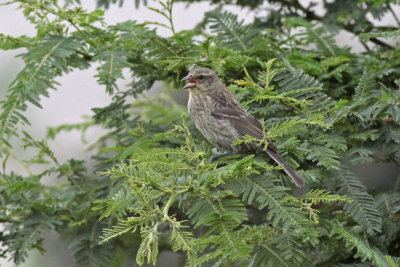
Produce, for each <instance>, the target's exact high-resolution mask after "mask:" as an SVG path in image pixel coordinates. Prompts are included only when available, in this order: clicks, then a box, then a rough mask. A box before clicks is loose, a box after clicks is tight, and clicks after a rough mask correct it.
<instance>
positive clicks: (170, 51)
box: [0, 0, 400, 266]
mask: <svg viewBox="0 0 400 267" xmlns="http://www.w3.org/2000/svg"><path fill="white" fill-rule="evenodd" d="M97 2H98V5H99V6H100V7H105V8H108V7H109V6H110V5H111V4H113V3H120V4H122V3H123V1H116V0H99V1H97ZM174 2H176V1H164V2H161V5H162V9H156V8H154V7H150V9H151V10H153V11H154V12H155V15H159V16H162V17H163V19H166V20H167V21H168V22H167V23H166V24H164V23H159V22H152V21H147V22H145V23H137V22H135V21H125V22H121V23H118V24H115V25H108V24H107V23H106V22H105V20H104V11H101V10H96V11H93V12H88V11H86V10H84V9H82V8H80V7H79V4H80V1H73V0H70V1H65V2H63V4H62V5H61V6H60V4H59V3H58V1H42V0H40V1H39V0H37V1H36V0H34V1H32V0H30V1H26V0H16V1H12V3H17V4H19V7H20V9H21V11H22V12H23V14H24V15H25V17H26V19H27V20H28V21H29V22H31V23H32V24H33V25H34V26H35V29H36V34H35V35H34V36H31V37H27V36H8V35H4V34H1V33H0V48H1V49H3V50H10V49H18V48H22V49H21V50H20V51H22V52H21V53H22V54H21V55H20V57H21V58H22V59H23V60H24V62H25V67H24V68H23V69H22V71H21V72H20V73H19V74H18V75H17V77H16V78H15V80H14V81H13V82H12V83H11V84H10V85H9V87H8V91H7V92H6V93H5V97H4V99H3V100H1V103H0V104H1V109H0V140H1V141H0V158H1V160H2V170H1V172H0V224H1V225H0V226H1V227H2V230H3V229H4V230H3V232H2V233H1V234H0V256H2V257H7V258H8V259H10V260H12V261H14V262H15V263H16V264H21V263H22V262H24V261H25V260H26V257H27V255H28V252H29V251H30V250H33V249H37V250H39V251H41V252H44V248H43V238H44V234H45V233H46V232H48V231H50V230H52V231H57V232H58V233H59V234H60V236H61V238H62V239H63V240H65V242H67V243H68V246H69V249H70V253H71V257H72V258H73V260H74V264H75V265H77V266H83V265H88V266H123V265H126V264H127V263H128V262H134V261H136V263H137V264H139V265H143V264H155V263H158V258H159V254H160V253H161V252H163V251H169V252H171V253H175V254H174V255H177V256H178V257H182V259H183V261H184V262H185V263H182V264H185V265H187V266H211V265H213V266H333V265H335V266H336V265H337V266H398V265H399V259H400V254H399V242H400V225H399V223H398V222H399V220H400V193H399V192H398V190H399V187H398V185H399V182H398V181H397V182H396V184H394V186H393V189H391V190H387V191H385V192H376V190H374V189H373V188H367V187H366V186H364V185H363V183H362V181H363V179H360V178H363V177H357V176H356V175H355V174H354V173H353V171H352V168H353V167H354V168H356V167H357V166H359V165H360V164H365V163H368V164H375V163H386V164H392V165H396V166H400V149H399V146H400V141H399V140H400V131H399V129H400V104H399V103H400V67H399V66H400V50H399V49H398V47H396V46H398V44H392V43H389V41H390V38H392V37H398V35H399V29H398V25H397V26H390V25H389V26H377V25H375V24H374V23H373V21H371V20H370V18H371V17H373V18H375V19H379V18H381V17H382V16H383V15H386V14H387V15H389V16H390V15H391V16H394V19H395V20H397V23H398V18H397V16H396V14H395V12H394V11H393V8H394V6H396V7H397V8H398V7H399V6H398V5H399V4H400V3H399V1H380V0H368V1H367V0H363V1H354V0H340V1H339V0H338V1H324V2H323V4H322V7H323V8H324V9H325V11H326V12H324V15H323V16H320V15H318V14H316V13H314V11H313V6H314V4H315V3H316V1H311V2H310V4H309V6H307V7H306V6H302V5H301V3H300V1H297V0H288V1H278V0H276V1H275V0H270V1H268V2H269V3H272V4H274V5H273V6H274V7H276V9H275V8H271V10H269V13H268V15H267V16H263V15H261V13H258V12H257V10H258V9H260V7H261V4H262V3H263V1H259V0H254V1H243V0H237V1H234V2H235V3H236V4H237V5H240V6H245V7H249V8H250V9H249V11H248V12H250V13H251V14H252V15H254V18H255V19H254V23H251V24H245V23H244V21H240V20H239V19H238V16H237V15H235V14H233V13H231V12H228V11H226V10H224V9H223V8H221V7H223V4H225V3H232V1H224V0H213V1H211V2H212V3H214V4H220V6H219V8H218V9H215V10H213V11H211V12H207V13H205V17H204V20H203V22H201V23H200V24H199V25H198V27H196V28H195V29H193V30H186V31H182V32H177V31H176V30H175V27H174V18H173V16H172V15H173V10H174V9H173V5H174ZM187 2H189V3H191V2H195V0H193V1H187ZM135 3H136V5H139V4H143V5H146V4H147V1H135ZM189 8H190V4H189ZM398 24H399V23H398ZM152 27H166V28H168V29H170V30H171V36H169V37H161V36H159V35H158V34H157V33H156V31H155V30H153V28H152ZM339 30H344V31H347V32H349V33H350V34H352V35H353V36H354V37H356V38H359V39H358V40H359V41H360V42H361V44H362V45H363V46H364V47H365V51H364V52H359V53H355V52H352V51H351V50H350V49H349V48H346V47H344V46H343V45H342V44H340V43H338V42H335V41H334V40H335V39H336V37H337V33H338V32H339ZM92 64H96V66H97V69H96V71H97V73H96V75H95V77H94V79H96V80H97V82H98V84H99V87H101V88H104V90H105V91H106V92H107V93H108V94H109V95H111V96H112V101H111V103H110V104H109V105H108V106H105V107H98V108H95V109H93V113H94V114H93V116H92V117H91V118H88V119H87V120H86V121H85V122H82V123H72V124H66V125H59V126H55V127H50V128H49V129H48V133H47V135H46V137H44V139H42V140H40V141H39V140H36V139H34V138H33V137H32V136H31V135H30V134H29V128H28V126H29V121H28V119H27V118H26V115H25V114H24V113H25V111H26V109H27V106H28V105H30V104H33V105H34V106H36V107H39V108H41V104H40V100H41V98H42V97H43V96H46V97H47V96H48V95H49V89H57V86H58V83H57V78H58V77H61V76H63V75H64V74H65V73H67V72H69V71H72V70H74V71H77V70H82V69H85V68H88V67H89V66H91V65H92ZM193 65H197V66H204V67H209V68H212V69H214V70H215V71H216V72H217V73H218V75H219V76H220V77H221V79H222V80H223V81H224V82H225V83H226V84H227V85H228V86H229V90H231V91H232V92H233V93H234V94H235V95H236V96H237V98H238V99H239V101H240V102H241V103H242V104H243V105H244V106H245V107H246V109H247V110H248V111H249V112H250V113H251V114H252V115H254V117H256V118H258V119H260V120H261V121H262V122H263V126H264V139H263V140H255V139H254V138H252V137H250V136H246V137H244V138H243V140H237V141H236V143H241V142H254V141H256V142H259V143H260V144H264V145H265V144H266V143H267V142H266V141H267V140H270V139H272V140H273V141H274V143H275V144H276V146H277V148H278V150H279V153H280V154H281V155H282V156H283V157H284V158H285V160H286V161H287V162H288V163H289V164H290V165H291V166H292V167H293V168H295V169H296V170H297V172H298V173H299V174H300V175H301V176H302V177H303V178H304V179H305V181H306V185H307V187H306V188H305V189H301V190H297V189H294V186H293V185H292V183H291V181H290V179H288V177H286V175H285V174H284V173H283V172H282V169H281V167H280V166H275V165H273V164H270V162H269V161H268V159H266V158H265V157H264V156H262V155H236V156H231V157H227V158H223V159H220V160H219V161H217V162H214V163H211V164H207V163H206V161H207V159H208V158H209V157H210V156H211V155H212V154H214V153H215V151H214V150H213V149H212V148H211V146H210V144H209V143H207V142H206V141H205V140H204V138H203V137H202V136H201V135H200V134H199V132H198V131H197V130H196V128H195V126H194V124H193V121H192V120H191V119H190V118H187V114H186V107H185V106H180V105H178V104H177V103H176V101H175V100H174V97H173V96H174V95H175V94H176V92H177V91H179V90H177V89H179V88H181V87H182V84H181V83H180V82H179V81H180V78H182V77H183V76H184V75H186V74H187V72H188V70H189V68H190V67H191V66H193ZM127 71H128V72H129V73H130V77H124V75H123V74H125V73H127ZM120 79H125V80H127V81H128V82H129V87H128V88H127V89H124V90H122V89H121V88H118V86H117V81H118V80H120ZM155 81H162V82H163V84H164V87H165V90H164V91H163V92H162V93H159V94H156V95H151V96H149V95H140V94H141V93H143V92H145V91H146V90H148V89H150V88H151V87H152V86H153V84H154V82H155ZM139 95H140V97H137V96H139ZM132 97H135V98H134V100H133V103H132V100H131V99H132ZM92 126H101V127H103V128H104V129H105V132H104V134H103V135H102V136H101V137H100V138H99V139H98V140H94V141H91V142H90V149H91V152H92V154H93V159H94V160H95V161H96V165H95V166H93V167H92V166H91V167H89V163H88V162H86V161H83V160H77V159H69V160H67V161H65V162H61V161H60V160H59V159H58V158H57V157H56V156H55V153H53V151H52V148H51V145H50V144H49V143H48V140H51V139H54V138H56V137H57V136H58V135H59V134H60V133H62V132H65V131H72V130H78V131H81V133H82V140H83V141H86V138H85V133H86V132H87V130H88V129H90V128H91V127H92ZM17 140H18V141H19V142H21V143H22V146H23V148H24V149H25V150H26V151H27V152H28V153H27V155H26V156H23V157H21V158H19V157H17V156H16V153H15V149H16V148H14V147H12V145H11V144H14V143H16V141H17ZM29 155H32V156H29ZM10 160H15V161H16V162H17V163H19V164H21V166H22V167H23V168H24V169H25V171H26V172H21V173H20V172H19V171H16V170H10V166H11V164H10V163H9V161H10ZM38 166H40V167H41V169H40V171H37V170H38ZM47 176H50V177H52V178H58V180H56V181H57V182H56V184H55V185H48V184H45V183H43V182H42V180H43V178H44V177H47ZM381 178H382V177H379V176H377V177H376V180H380V179H381Z"/></svg>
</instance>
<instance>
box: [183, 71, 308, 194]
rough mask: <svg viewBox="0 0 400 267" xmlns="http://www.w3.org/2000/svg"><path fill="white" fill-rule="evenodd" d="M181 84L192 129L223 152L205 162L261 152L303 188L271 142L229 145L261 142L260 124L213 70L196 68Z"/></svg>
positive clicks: (261, 131) (300, 181) (295, 174)
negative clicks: (245, 139)
mask: <svg viewBox="0 0 400 267" xmlns="http://www.w3.org/2000/svg"><path fill="white" fill-rule="evenodd" d="M181 81H188V82H187V83H186V85H185V86H184V87H183V89H188V90H189V91H190V93H189V100H188V110H189V114H190V116H191V117H192V119H193V120H194V123H195V125H196V128H197V129H198V130H199V131H200V132H201V134H202V135H203V136H204V137H205V138H206V139H207V140H208V141H209V142H210V143H211V144H212V145H213V146H215V147H216V148H218V149H219V150H221V151H224V152H225V153H222V154H216V155H214V156H212V157H211V158H210V159H209V160H208V161H207V163H211V162H213V161H216V160H218V159H220V158H222V157H226V156H231V155H236V154H243V153H249V152H257V151H264V152H265V153H266V154H267V155H268V156H269V157H270V158H272V159H273V160H274V161H275V162H276V163H277V164H279V165H281V166H282V168H283V170H284V172H285V173H286V174H287V175H288V176H289V177H290V178H291V179H292V181H293V182H294V183H295V184H296V185H297V186H298V187H303V186H304V180H303V179H302V178H301V176H300V175H299V174H297V172H295V171H294V170H293V169H292V168H291V167H290V166H289V165H288V164H287V163H286V161H285V160H284V159H283V158H282V157H281V156H280V155H279V153H278V149H277V147H276V146H275V145H274V144H273V143H272V141H271V140H268V145H267V148H266V149H265V148H264V149H263V147H261V146H260V145H259V143H258V142H255V141H254V142H250V143H245V142H242V143H240V144H237V145H236V146H232V143H233V142H234V141H235V140H239V139H243V137H244V136H246V135H249V136H251V137H254V138H257V139H258V140H261V139H263V138H264V133H263V129H262V124H261V122H260V121H259V120H257V119H255V118H254V117H253V116H252V115H250V114H249V113H248V112H247V111H246V110H245V109H244V108H243V106H242V105H241V104H240V102H239V101H238V100H237V99H236V97H235V96H234V95H233V94H232V93H231V92H230V91H229V90H228V89H227V88H226V86H225V84H224V83H223V82H222V81H221V79H220V78H219V77H218V75H217V74H216V73H215V72H214V71H212V70H210V69H208V68H197V69H194V70H192V71H190V72H189V74H188V75H187V76H185V77H184V78H183V79H182V80H181Z"/></svg>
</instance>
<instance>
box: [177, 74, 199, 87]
mask: <svg viewBox="0 0 400 267" xmlns="http://www.w3.org/2000/svg"><path fill="white" fill-rule="evenodd" d="M186 80H189V83H187V84H186V85H185V86H184V87H183V89H190V88H193V87H196V85H197V82H196V81H195V80H193V77H192V75H190V74H189V75H188V76H186V77H183V79H182V80H181V82H183V81H186Z"/></svg>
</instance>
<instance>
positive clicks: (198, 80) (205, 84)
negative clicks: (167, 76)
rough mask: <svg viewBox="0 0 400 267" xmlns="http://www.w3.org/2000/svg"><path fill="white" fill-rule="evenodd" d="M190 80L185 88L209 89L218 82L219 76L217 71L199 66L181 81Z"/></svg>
mask: <svg viewBox="0 0 400 267" xmlns="http://www.w3.org/2000/svg"><path fill="white" fill-rule="evenodd" d="M186 80H187V81H189V82H188V83H187V84H186V85H185V87H183V89H197V90H200V91H207V90H209V89H211V86H212V85H213V83H215V82H218V81H219V78H218V76H217V74H215V72H213V71H212V70H210V69H207V68H199V69H195V70H192V71H191V72H190V73H189V75H188V76H186V77H184V78H183V79H182V80H181V81H186Z"/></svg>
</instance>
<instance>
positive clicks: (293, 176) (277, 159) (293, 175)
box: [265, 148, 304, 187]
mask: <svg viewBox="0 0 400 267" xmlns="http://www.w3.org/2000/svg"><path fill="white" fill-rule="evenodd" d="M265 152H266V153H267V154H268V156H270V157H271V158H272V159H273V160H274V161H275V162H276V163H278V164H279V165H281V166H282V168H283V170H284V171H285V173H286V174H287V175H288V176H289V177H290V178H291V179H292V181H293V182H294V183H295V184H296V185H297V186H298V187H303V186H304V180H303V178H301V177H300V175H298V174H297V172H295V171H294V170H293V169H292V168H290V166H289V165H288V164H287V163H286V161H284V160H283V158H282V157H281V156H280V155H279V154H278V153H277V152H276V151H274V150H272V149H270V148H268V149H267V150H265Z"/></svg>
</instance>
